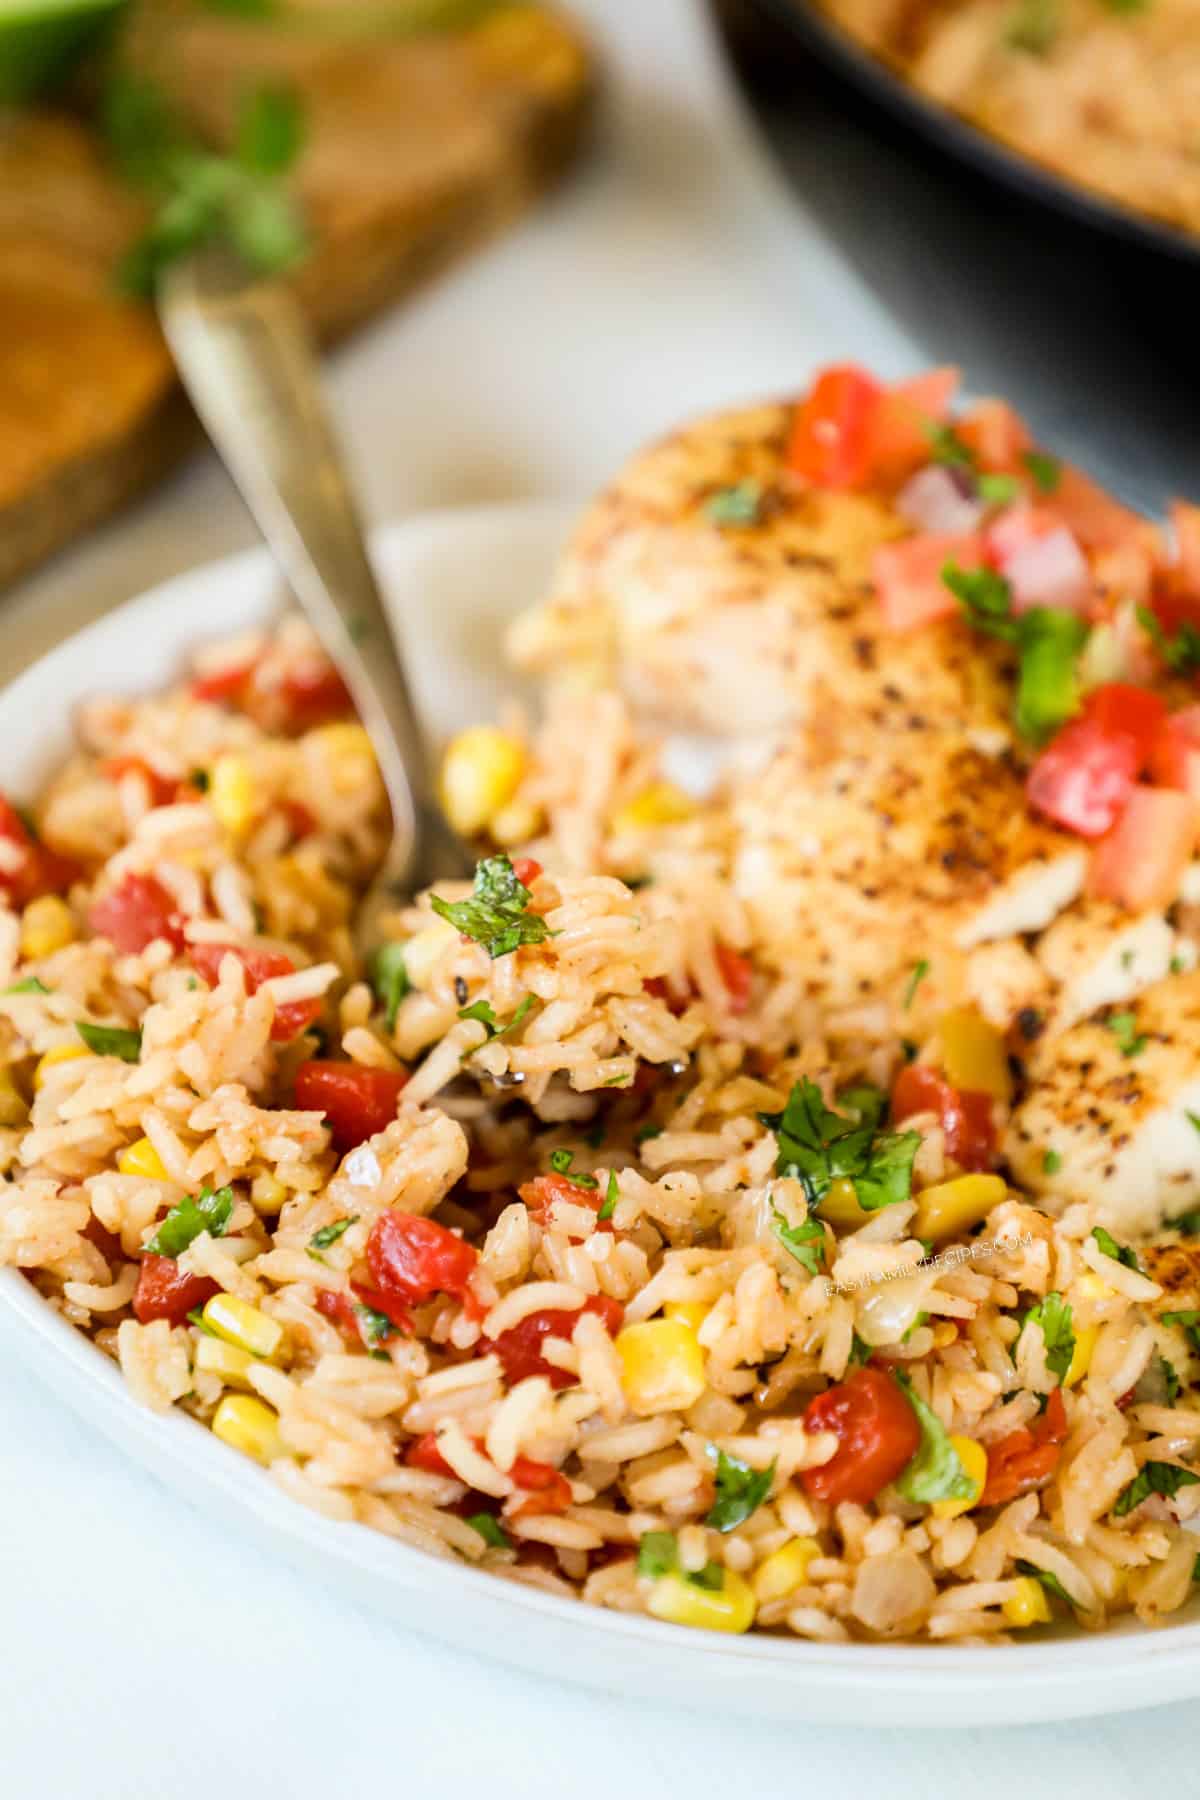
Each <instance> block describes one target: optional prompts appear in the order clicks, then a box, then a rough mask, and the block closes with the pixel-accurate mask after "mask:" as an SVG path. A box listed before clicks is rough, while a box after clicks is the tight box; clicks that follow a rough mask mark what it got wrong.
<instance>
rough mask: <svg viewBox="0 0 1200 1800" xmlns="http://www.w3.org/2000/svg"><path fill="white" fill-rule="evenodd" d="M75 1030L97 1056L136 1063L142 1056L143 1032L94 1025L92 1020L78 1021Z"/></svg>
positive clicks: (114, 1026)
mask: <svg viewBox="0 0 1200 1800" xmlns="http://www.w3.org/2000/svg"><path fill="white" fill-rule="evenodd" d="M75 1029H76V1031H77V1032H78V1033H79V1035H80V1037H81V1038H82V1039H83V1041H84V1043H85V1044H86V1045H87V1047H88V1049H89V1050H92V1051H94V1052H95V1054H96V1055H97V1056H119V1057H120V1059H121V1061H122V1062H127V1063H135V1062H137V1060H138V1058H139V1057H140V1056H141V1054H142V1034H141V1032H140V1031H137V1030H131V1029H129V1028H128V1027H127V1026H124V1025H93V1024H92V1022H91V1020H90V1019H76V1021H75Z"/></svg>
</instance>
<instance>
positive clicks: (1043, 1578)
mask: <svg viewBox="0 0 1200 1800" xmlns="http://www.w3.org/2000/svg"><path fill="white" fill-rule="evenodd" d="M1016 1569H1017V1574H1018V1575H1032V1576H1033V1579H1034V1580H1035V1581H1040V1582H1041V1584H1042V1586H1043V1587H1044V1588H1045V1590H1046V1592H1047V1593H1048V1594H1053V1595H1054V1597H1055V1599H1056V1600H1064V1601H1065V1602H1066V1604H1067V1605H1068V1606H1072V1605H1073V1604H1074V1602H1073V1601H1072V1599H1071V1596H1070V1594H1068V1592H1067V1590H1066V1588H1065V1587H1064V1586H1063V1584H1062V1582H1061V1581H1060V1580H1059V1579H1058V1576H1057V1575H1052V1574H1051V1572H1050V1570H1049V1569H1039V1568H1038V1566H1037V1564H1036V1563H1031V1562H1026V1561H1025V1560H1024V1558H1023V1557H1018V1558H1017V1563H1016Z"/></svg>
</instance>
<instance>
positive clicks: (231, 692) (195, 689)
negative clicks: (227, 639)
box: [191, 662, 255, 703]
mask: <svg viewBox="0 0 1200 1800" xmlns="http://www.w3.org/2000/svg"><path fill="white" fill-rule="evenodd" d="M254 669H255V664H254V662H242V663H227V664H226V666H225V667H224V668H223V669H214V670H213V671H212V673H211V674H210V675H198V676H197V677H196V679H195V680H194V681H193V682H192V686H191V694H192V699H193V700H211V701H213V702H214V703H220V702H222V701H226V700H228V701H230V702H231V703H233V702H237V701H239V700H240V699H241V698H242V696H243V694H244V693H245V691H246V687H247V684H248V683H249V680H250V677H251V676H252V675H253V673H254Z"/></svg>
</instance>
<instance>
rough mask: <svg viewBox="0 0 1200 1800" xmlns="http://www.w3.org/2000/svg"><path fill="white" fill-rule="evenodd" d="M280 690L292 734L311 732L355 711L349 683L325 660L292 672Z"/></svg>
mask: <svg viewBox="0 0 1200 1800" xmlns="http://www.w3.org/2000/svg"><path fill="white" fill-rule="evenodd" d="M278 691H279V697H280V699H281V700H282V701H283V704H284V708H285V711H286V729H288V730H290V731H311V730H312V729H313V728H314V726H317V725H325V724H328V722H329V721H330V720H331V719H340V718H344V717H345V715H346V714H347V713H348V712H351V711H352V710H353V702H352V701H351V699H350V695H349V692H348V690H347V688H346V684H345V682H344V681H343V680H342V678H341V676H340V675H339V674H338V672H337V670H336V669H335V668H334V666H333V664H332V663H331V662H328V661H327V660H326V659H325V658H324V657H319V658H314V659H313V660H312V661H311V662H304V663H300V664H298V665H297V666H296V667H295V668H293V669H289V670H288V672H287V674H286V675H285V676H284V677H283V680H282V681H281V682H280V684H279V690H278Z"/></svg>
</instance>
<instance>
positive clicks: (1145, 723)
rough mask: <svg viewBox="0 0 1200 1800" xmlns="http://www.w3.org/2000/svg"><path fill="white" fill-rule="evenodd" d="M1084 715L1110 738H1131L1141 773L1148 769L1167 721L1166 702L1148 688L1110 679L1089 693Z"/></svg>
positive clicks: (1084, 704)
mask: <svg viewBox="0 0 1200 1800" xmlns="http://www.w3.org/2000/svg"><path fill="white" fill-rule="evenodd" d="M1082 717H1083V718H1084V719H1086V720H1087V721H1088V722H1089V723H1090V724H1092V725H1098V726H1099V728H1100V730H1101V731H1103V732H1104V733H1105V734H1106V736H1108V737H1127V738H1129V739H1131V741H1132V743H1133V745H1134V748H1135V750H1136V751H1137V766H1138V773H1139V775H1140V774H1142V773H1143V772H1144V771H1145V770H1146V769H1147V768H1149V766H1150V757H1151V754H1152V752H1153V750H1154V746H1155V744H1156V743H1157V742H1158V739H1159V737H1160V735H1161V733H1162V729H1163V726H1164V725H1165V724H1166V722H1167V703H1166V701H1165V700H1164V699H1163V698H1162V697H1161V695H1159V694H1155V693H1153V692H1152V691H1151V690H1150V689H1149V688H1145V687H1134V686H1132V685H1131V684H1130V683H1129V682H1125V681H1107V682H1105V684H1104V686H1103V687H1098V688H1093V690H1092V692H1091V693H1090V694H1089V695H1088V697H1087V699H1086V700H1085V701H1084V703H1083V713H1082Z"/></svg>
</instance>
